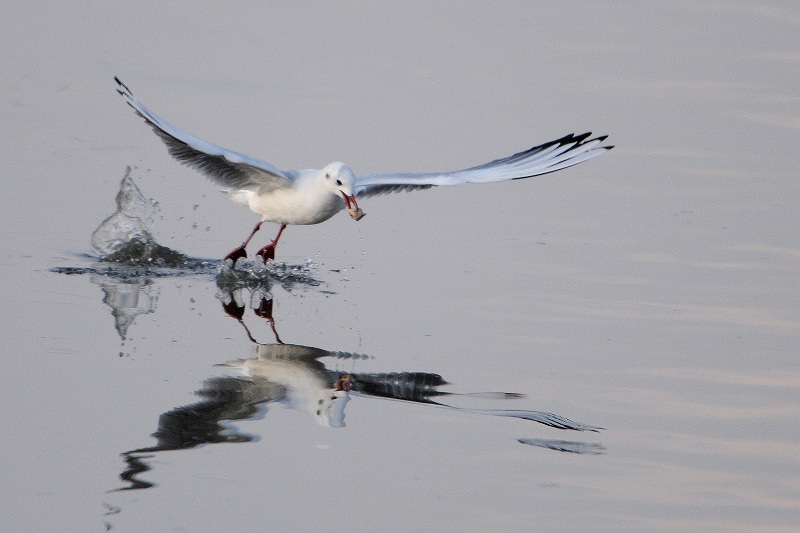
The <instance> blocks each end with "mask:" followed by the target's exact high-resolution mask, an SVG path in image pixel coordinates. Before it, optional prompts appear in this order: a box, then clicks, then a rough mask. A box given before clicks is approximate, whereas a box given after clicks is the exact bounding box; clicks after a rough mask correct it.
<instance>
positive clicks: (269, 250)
mask: <svg viewBox="0 0 800 533" xmlns="http://www.w3.org/2000/svg"><path fill="white" fill-rule="evenodd" d="M285 229H286V224H281V229H279V230H278V234H277V235H276V236H275V238H274V239H272V242H271V243H269V244H268V245H266V246H265V247H263V248H262V249H260V250H259V251H258V252H256V255H259V256H261V258H262V259H263V260H264V264H266V262H267V261H268V260H270V259H275V246H277V245H278V239H280V238H281V233H283V230H285Z"/></svg>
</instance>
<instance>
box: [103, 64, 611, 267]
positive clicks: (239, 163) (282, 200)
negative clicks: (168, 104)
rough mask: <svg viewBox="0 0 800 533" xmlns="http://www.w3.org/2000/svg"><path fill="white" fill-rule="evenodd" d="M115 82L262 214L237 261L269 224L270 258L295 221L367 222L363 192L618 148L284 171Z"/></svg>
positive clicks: (487, 174) (172, 145) (575, 141)
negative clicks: (344, 216)
mask: <svg viewBox="0 0 800 533" xmlns="http://www.w3.org/2000/svg"><path fill="white" fill-rule="evenodd" d="M114 81H116V82H117V92H118V93H119V94H121V95H122V96H123V98H125V101H126V102H127V103H128V105H130V106H131V107H132V108H133V110H134V111H136V113H137V114H138V115H139V116H140V117H142V118H143V119H144V120H145V122H146V123H147V124H148V125H149V126H150V127H151V128H153V131H154V132H155V133H156V135H158V136H159V137H160V138H161V140H162V141H164V143H165V144H166V145H167V149H168V151H169V153H170V154H171V155H172V156H173V157H174V158H175V159H177V160H178V161H180V162H181V163H183V164H185V165H187V166H189V167H191V168H194V169H196V170H199V171H200V172H202V173H203V174H205V175H206V177H207V178H209V179H210V180H211V181H212V182H214V183H215V184H216V185H218V186H221V187H222V188H223V190H224V191H225V192H227V193H228V194H230V197H231V199H232V200H233V201H234V202H236V203H239V204H242V205H245V206H247V207H249V208H250V209H251V210H252V211H254V212H255V213H257V214H259V215H261V220H260V221H259V222H258V223H257V224H256V225H255V227H254V228H253V231H252V232H251V233H250V235H249V236H248V237H247V238H246V239H245V241H244V242H243V243H242V245H241V246H238V247H237V248H235V249H234V250H233V251H231V252H230V253H229V254H228V255H226V256H225V260H226V261H227V260H228V259H230V260H231V261H232V263H233V265H235V264H236V261H237V260H239V259H242V258H245V257H247V252H246V251H245V248H246V246H247V245H248V244H249V243H250V240H251V239H252V238H253V236H254V235H255V234H256V232H258V230H259V229H260V228H261V225H262V224H263V223H264V222H273V223H276V224H278V225H279V226H280V227H279V229H278V234H277V235H276V236H275V238H274V239H273V240H272V241H271V242H270V243H269V244H267V245H266V246H264V247H263V248H261V249H260V250H259V251H258V252H257V253H256V255H258V256H260V257H261V258H262V259H263V260H264V262H265V263H266V262H267V261H268V260H269V259H274V258H275V247H276V246H277V244H278V240H279V239H280V238H281V234H282V233H283V230H284V229H286V226H287V225H290V224H302V225H305V224H319V223H320V222H325V221H326V220H328V219H329V218H331V217H332V216H333V215H335V214H336V213H338V212H339V211H341V210H343V209H347V213H348V214H349V215H350V216H351V217H352V218H353V219H354V220H361V218H363V217H364V215H365V213H364V211H362V210H361V208H360V207H359V206H358V202H357V201H356V198H366V197H370V196H377V195H381V194H386V193H390V192H399V191H412V190H421V189H429V188H431V187H436V186H439V185H460V184H462V183H490V182H496V181H508V180H517V179H523V178H530V177H533V176H540V175H542V174H547V173H550V172H555V171H556V170H561V169H563V168H567V167H571V166H573V165H577V164H578V163H582V162H584V161H587V160H589V159H591V158H593V157H596V156H598V155H600V154H602V153H604V152H606V151H607V150H610V149H611V148H613V146H608V145H606V146H603V145H602V143H603V142H604V141H605V140H606V137H607V136H606V135H602V136H598V137H594V138H592V137H591V135H592V134H591V132H587V133H581V134H579V135H576V134H572V133H570V134H569V135H565V136H563V137H561V138H559V139H556V140H554V141H550V142H547V143H544V144H540V145H538V146H534V147H533V148H530V149H528V150H525V151H522V152H519V153H517V154H514V155H511V156H508V157H503V158H500V159H495V160H494V161H490V162H488V163H484V164H482V165H478V166H474V167H469V168H465V169H462V170H455V171H451V172H427V173H385V174H367V175H363V176H356V175H355V173H354V172H353V170H352V169H351V168H350V167H349V166H347V165H346V164H344V163H341V162H334V163H330V164H329V165H327V166H325V167H324V168H322V169H319V170H314V169H309V170H281V169H279V168H277V167H276V166H274V165H272V164H271V163H268V162H267V161H264V160H262V159H256V158H254V157H251V156H249V155H246V154H242V153H239V152H234V151H232V150H228V149H226V148H223V147H221V146H217V145H216V144H212V143H210V142H208V141H204V140H203V139H200V138H199V137H195V136H194V135H192V134H190V133H187V132H185V131H183V130H182V129H180V128H178V127H176V126H173V125H172V124H170V123H169V122H167V121H166V120H164V119H162V118H161V117H159V116H158V115H156V114H155V113H153V112H152V111H150V109H148V108H147V107H145V105H144V104H142V103H141V102H140V101H139V100H137V99H136V98H135V97H134V96H133V93H132V92H131V90H130V89H129V88H128V87H127V86H126V85H125V84H124V83H122V82H121V81H120V79H119V78H118V77H116V76H115V77H114Z"/></svg>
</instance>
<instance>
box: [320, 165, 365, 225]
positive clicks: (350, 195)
mask: <svg viewBox="0 0 800 533" xmlns="http://www.w3.org/2000/svg"><path fill="white" fill-rule="evenodd" d="M322 172H323V176H324V179H325V185H326V186H327V187H328V188H329V189H330V190H331V192H333V194H335V195H337V196H341V197H342V198H343V199H344V203H345V205H346V206H347V214H348V215H350V216H351V217H353V220H361V218H362V217H363V216H364V215H365V214H366V213H364V211H362V210H361V208H360V207H358V203H357V202H356V194H355V184H356V176H355V174H353V170H352V169H351V168H350V167H348V166H347V165H345V164H344V163H338V162H337V163H331V164H330V165H328V166H326V167H325V168H323V169H322Z"/></svg>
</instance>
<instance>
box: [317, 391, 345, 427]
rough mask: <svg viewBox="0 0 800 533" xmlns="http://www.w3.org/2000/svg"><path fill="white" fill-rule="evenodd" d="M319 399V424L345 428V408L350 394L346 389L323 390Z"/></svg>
mask: <svg viewBox="0 0 800 533" xmlns="http://www.w3.org/2000/svg"><path fill="white" fill-rule="evenodd" d="M320 392H321V394H320V396H319V398H318V399H317V410H316V412H315V415H316V417H317V424H319V425H320V426H324V427H331V428H343V427H344V408H345V406H346V405H347V402H349V401H350V395H349V394H348V393H347V392H344V391H337V390H323V391H320Z"/></svg>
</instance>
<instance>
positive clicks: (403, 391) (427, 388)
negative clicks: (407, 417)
mask: <svg viewBox="0 0 800 533" xmlns="http://www.w3.org/2000/svg"><path fill="white" fill-rule="evenodd" d="M350 378H351V388H352V389H351V390H353V391H354V392H358V393H360V394H364V395H367V396H377V397H380V398H387V399H392V400H404V401H409V402H414V403H423V404H428V405H434V406H437V407H442V408H445V409H452V410H454V411H461V412H464V413H474V414H481V415H490V416H506V417H511V418H520V419H523V420H531V421H533V422H538V423H540V424H544V425H546V426H550V427H553V428H557V429H571V430H575V431H597V430H599V429H603V428H599V427H596V426H590V425H588V424H582V423H580V422H573V421H572V420H570V419H568V418H564V417H563V416H559V415H555V414H553V413H546V412H544V411H526V410H519V409H469V408H465V407H456V406H453V405H448V404H445V403H441V402H437V401H434V400H432V399H431V398H433V397H442V396H486V397H493V398H496V399H513V398H519V397H520V396H521V395H519V394H513V393H485V394H481V393H477V394H468V395H459V394H453V393H450V392H443V391H440V390H438V389H437V387H440V386H442V385H447V382H446V381H445V380H444V379H442V376H440V375H439V374H428V373H424V372H388V373H382V374H351V375H350Z"/></svg>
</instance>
